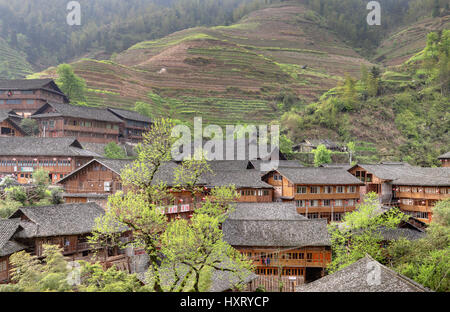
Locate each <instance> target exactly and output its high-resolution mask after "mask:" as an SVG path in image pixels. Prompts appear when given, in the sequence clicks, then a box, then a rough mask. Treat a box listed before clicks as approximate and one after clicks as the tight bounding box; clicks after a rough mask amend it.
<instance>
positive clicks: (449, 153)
mask: <svg viewBox="0 0 450 312" xmlns="http://www.w3.org/2000/svg"><path fill="white" fill-rule="evenodd" d="M438 159H450V152H447V153H445V154H442V155H441V156H439V157H438Z"/></svg>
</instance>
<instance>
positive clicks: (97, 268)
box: [77, 261, 142, 292]
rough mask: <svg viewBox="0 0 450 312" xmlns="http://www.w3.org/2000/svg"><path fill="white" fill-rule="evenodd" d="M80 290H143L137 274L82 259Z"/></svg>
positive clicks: (78, 288)
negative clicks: (105, 267)
mask: <svg viewBox="0 0 450 312" xmlns="http://www.w3.org/2000/svg"><path fill="white" fill-rule="evenodd" d="M81 281H82V283H81V285H79V286H78V287H77V290H78V291H80V292H137V291H141V290H142V286H141V282H140V281H139V279H138V278H137V276H136V274H128V273H126V272H124V271H120V270H117V268H116V267H115V266H112V267H111V268H109V269H107V270H105V269H104V268H103V267H102V265H100V264H99V263H94V264H92V263H89V262H85V261H81Z"/></svg>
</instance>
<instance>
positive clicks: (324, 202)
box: [263, 167, 362, 221]
mask: <svg viewBox="0 0 450 312" xmlns="http://www.w3.org/2000/svg"><path fill="white" fill-rule="evenodd" d="M263 180H264V181H265V182H267V183H268V184H270V185H272V186H273V187H274V189H275V190H274V192H275V193H274V199H275V200H276V201H289V202H294V203H295V205H296V207H297V211H298V213H300V214H302V215H304V216H306V217H307V218H310V219H315V218H326V219H328V221H340V220H341V218H342V216H343V214H345V213H347V212H351V211H353V210H354V209H355V208H356V205H357V203H358V201H359V200H360V190H359V187H360V186H361V185H362V182H361V181H359V180H358V179H356V178H355V177H353V176H352V175H351V174H349V173H348V172H347V171H346V170H344V169H342V168H306V167H304V168H287V167H280V168H278V169H276V170H272V171H270V172H268V173H266V174H265V175H264V176H263Z"/></svg>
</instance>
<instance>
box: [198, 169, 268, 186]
mask: <svg viewBox="0 0 450 312" xmlns="http://www.w3.org/2000/svg"><path fill="white" fill-rule="evenodd" d="M202 180H203V181H204V183H205V184H206V186H209V187H221V186H227V185H235V186H236V188H270V189H271V188H273V186H271V185H270V184H268V183H266V182H264V181H262V180H261V173H260V171H258V170H255V169H246V170H230V171H227V170H215V171H214V172H213V173H209V174H206V175H205V176H204V177H203V179H202Z"/></svg>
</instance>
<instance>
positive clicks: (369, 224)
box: [328, 192, 405, 273]
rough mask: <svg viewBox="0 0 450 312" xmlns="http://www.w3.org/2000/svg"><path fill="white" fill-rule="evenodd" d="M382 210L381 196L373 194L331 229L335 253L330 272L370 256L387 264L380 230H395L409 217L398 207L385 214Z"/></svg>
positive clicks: (332, 245) (330, 226)
mask: <svg viewBox="0 0 450 312" xmlns="http://www.w3.org/2000/svg"><path fill="white" fill-rule="evenodd" d="M380 209H381V207H380V203H379V200H378V197H377V195H376V194H375V193H373V192H372V193H369V194H368V195H367V196H366V197H365V198H364V200H363V203H362V204H360V205H358V207H357V208H356V210H355V211H353V212H351V213H347V214H345V215H344V217H343V219H342V223H331V224H330V225H329V226H328V230H329V233H330V236H331V248H332V253H333V254H332V259H333V260H332V262H331V263H330V265H329V267H328V270H329V272H330V273H334V272H336V271H339V270H341V269H343V268H344V267H346V266H348V265H350V264H352V263H354V262H356V261H358V260H359V259H361V258H364V257H365V255H366V254H369V255H370V256H371V257H372V258H374V259H375V260H377V261H380V262H381V261H384V256H383V249H382V247H380V245H381V242H382V241H383V236H382V235H381V233H380V230H381V229H383V228H385V229H392V228H395V227H396V226H398V224H399V223H400V222H401V221H402V220H405V215H404V214H403V213H401V212H400V211H399V210H398V209H396V208H395V209H391V210H389V211H388V212H385V213H382V212H381V210H380Z"/></svg>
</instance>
